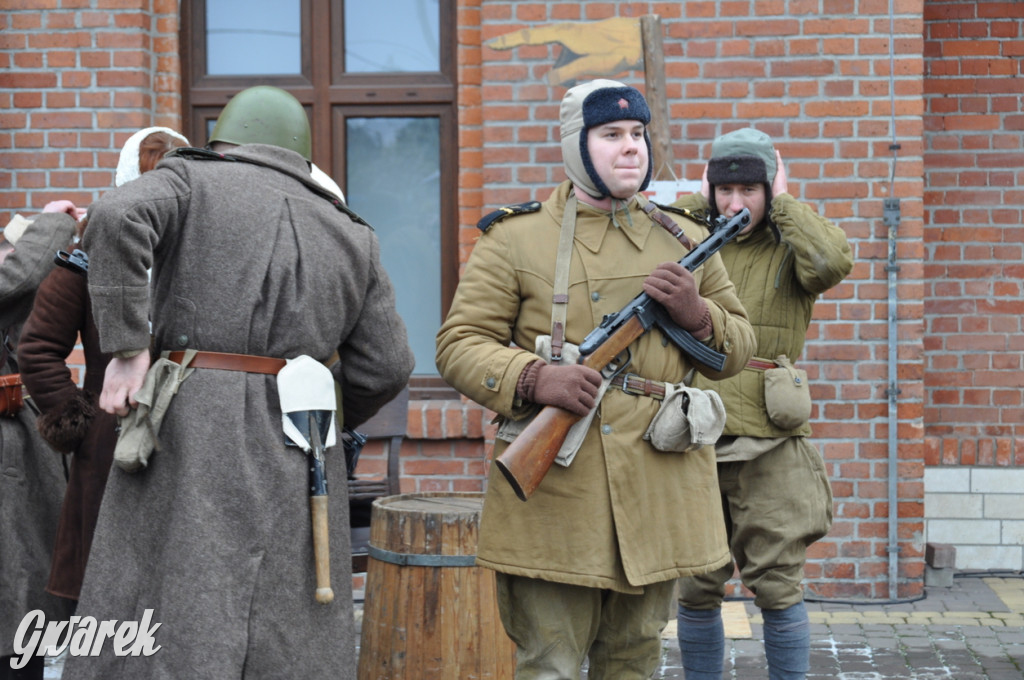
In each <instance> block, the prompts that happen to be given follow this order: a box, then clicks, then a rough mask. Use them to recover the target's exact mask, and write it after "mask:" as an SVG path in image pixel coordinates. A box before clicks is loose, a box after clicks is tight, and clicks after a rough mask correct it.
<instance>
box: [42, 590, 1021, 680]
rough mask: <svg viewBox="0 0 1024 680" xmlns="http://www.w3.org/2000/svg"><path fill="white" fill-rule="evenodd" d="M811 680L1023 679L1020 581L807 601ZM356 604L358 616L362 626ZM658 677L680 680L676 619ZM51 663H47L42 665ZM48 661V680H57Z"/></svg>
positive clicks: (748, 647)
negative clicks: (918, 594) (913, 596)
mask: <svg viewBox="0 0 1024 680" xmlns="http://www.w3.org/2000/svg"><path fill="white" fill-rule="evenodd" d="M807 608H808V611H809V613H810V619H811V672H810V673H809V674H808V676H807V678H808V680H940V679H950V680H1024V575H1014V576H1009V577H1005V576H1004V577H998V576H988V577H981V576H971V575H966V574H961V575H959V577H958V578H955V579H953V582H952V586H950V587H938V588H936V587H929V588H927V589H926V594H925V597H924V598H923V599H920V600H916V601H914V602H906V603H901V604H833V603H826V602H808V603H807ZM361 614H362V610H361V605H359V606H357V611H356V617H357V620H359V619H361ZM724 620H725V623H726V636H727V640H726V653H727V657H728V658H727V659H726V666H725V669H726V670H725V674H724V675H723V678H725V679H728V680H766V678H767V677H768V672H767V669H766V666H765V659H764V647H763V645H762V643H761V624H762V618H761V614H760V612H759V610H758V609H757V608H756V607H755V606H754V605H753V603H752V602H749V601H733V602H728V603H726V607H725V610H724ZM662 650H663V651H662V665H661V668H660V669H659V670H658V672H657V673H655V675H654V679H655V680H683V678H684V676H683V669H682V664H681V662H680V657H679V646H678V644H677V642H676V639H675V623H674V622H672V623H671V624H670V625H669V627H668V628H667V629H666V631H665V634H664V635H663V643H662ZM48 661H49V660H48ZM61 665H62V664H61V663H60V662H59V661H58V662H56V663H53V662H51V663H50V664H49V666H48V667H47V670H46V678H47V680H58V679H59V678H60V675H61ZM585 677H586V675H584V678H585Z"/></svg>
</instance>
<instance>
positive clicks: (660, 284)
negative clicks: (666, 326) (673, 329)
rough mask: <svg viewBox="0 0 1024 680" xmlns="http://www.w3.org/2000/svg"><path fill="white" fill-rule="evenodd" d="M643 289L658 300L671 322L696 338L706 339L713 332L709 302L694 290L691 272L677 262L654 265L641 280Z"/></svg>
mask: <svg viewBox="0 0 1024 680" xmlns="http://www.w3.org/2000/svg"><path fill="white" fill-rule="evenodd" d="M643 287H644V292H645V293H647V294H648V295H650V296H651V298H652V299H653V300H654V301H655V302H658V303H660V304H661V305H662V306H663V307H664V308H665V310H666V311H667V312H668V315H669V316H670V317H672V321H674V322H675V323H676V325H677V326H679V327H680V328H682V329H683V330H686V331H690V333H692V334H693V336H694V337H695V338H697V339H698V340H707V339H708V338H709V337H710V336H711V333H712V327H711V313H710V311H709V310H708V303H707V302H705V301H704V298H702V297H701V296H700V293H699V292H698V291H697V282H696V280H695V279H694V278H693V274H691V273H690V272H689V271H687V270H686V268H685V267H683V266H682V265H681V264H679V263H678V262H665V263H662V264H659V265H658V266H657V267H655V269H654V271H653V272H651V273H650V275H649V276H648V277H647V278H646V279H644V284H643Z"/></svg>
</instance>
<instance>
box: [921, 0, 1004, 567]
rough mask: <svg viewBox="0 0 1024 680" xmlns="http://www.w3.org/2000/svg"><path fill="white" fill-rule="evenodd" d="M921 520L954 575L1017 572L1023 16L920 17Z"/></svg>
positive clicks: (993, 12)
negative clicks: (957, 571) (953, 564)
mask: <svg viewBox="0 0 1024 680" xmlns="http://www.w3.org/2000/svg"><path fill="white" fill-rule="evenodd" d="M924 19H925V32H924V38H925V56H926V65H927V68H926V79H925V83H926V86H925V93H924V94H925V112H924V120H925V142H926V147H925V194H924V199H925V214H924V218H925V230H924V248H925V262H926V265H925V281H924V284H925V286H924V307H925V320H926V328H925V337H924V345H925V350H926V352H925V462H926V463H927V465H928V466H929V468H928V470H927V473H928V474H926V476H925V491H926V494H925V508H926V516H927V518H928V522H927V527H926V529H927V532H926V536H927V540H929V541H934V542H939V543H950V544H953V545H954V546H956V548H957V566H958V567H959V568H968V569H1016V570H1020V569H1024V555H1022V553H1021V535H1022V530H1024V529H1022V527H1024V487H1022V486H1021V484H1020V483H1019V480H1020V479H1021V475H1022V474H1024V425H1022V423H1024V401H1022V395H1024V390H1022V389H1021V387H1022V386H1024V335H1022V334H1021V330H1022V327H1021V317H1022V314H1024V290H1022V284H1021V281H1022V280H1024V264H1022V261H1024V257H1022V256H1024V232H1022V230H1021V223H1022V218H1024V191H1022V190H1021V188H1020V186H1021V183H1022V181H1024V169H1022V168H1024V114H1022V104H1024V78H1022V76H1024V66H1022V64H1024V60H1022V56H1024V3H1020V2H950V1H949V0H928V2H927V3H926V5H925V15H924Z"/></svg>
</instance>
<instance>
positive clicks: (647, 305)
mask: <svg viewBox="0 0 1024 680" xmlns="http://www.w3.org/2000/svg"><path fill="white" fill-rule="evenodd" d="M749 223H750V211H749V210H747V209H746V208H744V209H743V210H741V211H740V212H739V213H737V214H736V215H735V216H734V217H732V219H728V218H726V217H725V216H724V215H723V216H721V217H719V218H718V219H717V220H716V222H715V227H714V230H713V231H712V233H711V235H710V236H709V237H707V238H706V239H704V240H703V241H701V242H700V244H698V245H697V246H696V247H695V248H694V249H693V250H691V251H690V252H688V253H687V254H686V255H685V256H684V257H683V259H681V260H680V261H679V264H681V265H682V266H683V267H685V268H686V269H687V271H690V272H692V271H694V270H695V269H697V267H699V266H700V265H702V264H704V262H705V261H706V260H707V259H708V258H709V257H711V256H712V255H714V254H715V253H716V252H718V250H719V249H720V248H721V247H722V246H724V245H725V244H726V243H728V242H729V241H731V240H733V239H734V238H736V236H738V235H739V233H740V231H742V230H743V228H744V227H746V226H747V225H748V224H749ZM651 326H657V327H658V328H660V329H661V331H662V332H663V333H665V335H666V336H667V337H668V338H669V339H670V340H672V342H673V343H675V344H676V345H677V346H678V347H679V348H680V349H682V350H683V351H684V352H686V353H687V354H689V355H690V356H692V357H693V358H694V359H696V360H697V361H699V362H701V363H703V364H704V365H706V366H709V367H710V368H713V369H715V370H716V371H721V370H722V368H723V367H724V366H725V359H726V357H725V355H724V354H721V353H719V352H717V351H715V350H713V349H711V348H710V347H708V346H707V345H705V344H704V343H702V342H700V341H699V340H697V339H696V338H694V337H693V336H692V335H690V333H688V332H686V331H685V330H683V329H682V328H679V327H678V326H677V325H676V324H675V323H674V322H673V321H672V319H671V318H670V317H669V315H668V312H667V311H665V308H664V307H662V306H661V305H660V304H658V303H657V302H655V301H654V300H653V299H652V298H651V297H650V296H649V295H647V293H643V292H641V293H640V294H639V295H637V296H636V297H635V298H633V299H632V300H631V301H630V302H629V304H627V305H626V306H625V307H623V308H622V309H621V310H619V311H618V312H616V313H615V314H608V315H606V316H605V317H604V318H603V319H602V320H601V325H599V326H598V327H597V328H595V329H594V330H592V331H591V332H590V333H589V334H588V335H587V337H586V338H584V339H583V342H582V343H581V344H580V358H579V361H578V362H577V363H580V364H583V365H584V366H589V367H590V368H593V369H596V370H598V371H602V372H603V371H604V370H605V369H606V368H607V367H609V365H611V364H612V362H613V361H614V360H615V358H616V357H618V356H619V355H620V354H622V353H623V352H628V351H629V346H630V345H631V344H632V343H633V341H634V340H636V339H637V338H639V337H640V336H641V335H643V334H644V333H645V332H647V330H648V329H649V328H651ZM628 363H629V360H628V359H627V360H626V362H625V363H624V364H622V365H621V366H618V367H617V370H622V369H623V368H625V366H626V365H628ZM605 377H607V376H605ZM579 419H580V416H578V415H576V414H574V413H570V412H569V411H566V410H565V409H562V408H558V407H557V406H545V407H544V408H543V409H541V411H540V413H538V414H537V416H536V417H535V418H534V419H533V421H532V422H531V423H530V424H529V425H527V426H526V428H524V429H523V431H522V432H521V433H520V434H519V436H518V437H516V438H515V440H514V441H513V442H512V443H511V444H509V445H508V448H507V449H505V451H504V452H503V453H502V454H501V455H500V456H498V458H497V459H495V461H494V463H495V465H497V466H498V469H499V470H501V472H502V474H503V475H504V476H505V479H506V480H508V483H509V484H511V485H512V490H513V491H515V493H516V496H518V497H519V500H522V501H525V500H526V499H528V498H529V497H530V496H531V495H533V492H534V491H535V490H536V489H537V487H538V486H539V485H540V483H541V480H543V479H544V475H546V474H547V473H548V470H549V469H550V468H551V464H552V463H553V462H554V461H555V458H556V457H557V456H558V451H559V449H561V448H562V444H563V443H564V442H565V438H566V436H567V435H568V434H569V428H571V427H572V426H573V425H575V424H576V422H577V421H578V420H579Z"/></svg>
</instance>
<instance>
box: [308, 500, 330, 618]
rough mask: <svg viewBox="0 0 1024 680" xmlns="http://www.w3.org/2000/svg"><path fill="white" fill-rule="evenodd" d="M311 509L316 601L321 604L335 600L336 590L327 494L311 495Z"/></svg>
mask: <svg viewBox="0 0 1024 680" xmlns="http://www.w3.org/2000/svg"><path fill="white" fill-rule="evenodd" d="M309 511H310V513H311V517H312V518H313V559H314V561H315V563H316V601H317V602H319V603H320V604H329V603H330V602H331V601H333V600H334V591H333V590H331V548H330V543H329V539H328V533H327V496H310V497H309Z"/></svg>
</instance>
